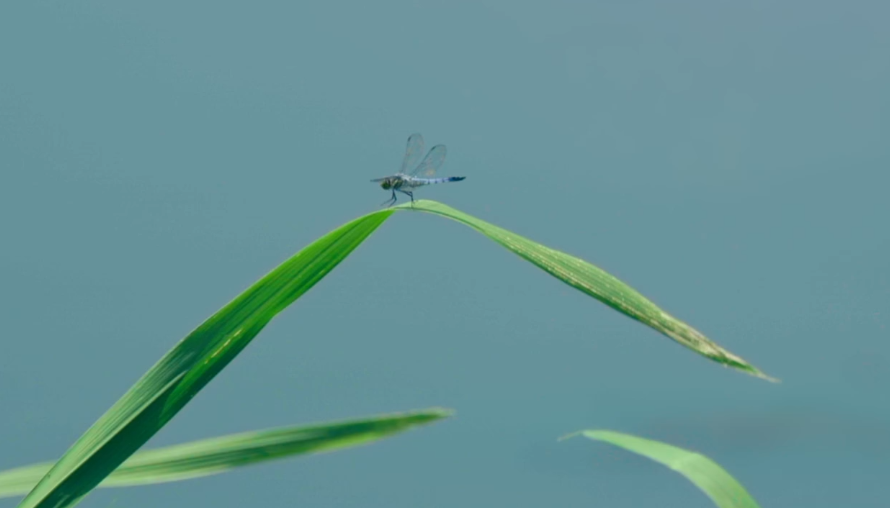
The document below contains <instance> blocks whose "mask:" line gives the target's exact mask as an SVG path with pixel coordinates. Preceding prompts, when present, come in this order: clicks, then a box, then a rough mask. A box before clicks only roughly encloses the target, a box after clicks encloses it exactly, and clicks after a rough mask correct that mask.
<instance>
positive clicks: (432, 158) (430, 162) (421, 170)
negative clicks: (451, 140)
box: [408, 145, 445, 178]
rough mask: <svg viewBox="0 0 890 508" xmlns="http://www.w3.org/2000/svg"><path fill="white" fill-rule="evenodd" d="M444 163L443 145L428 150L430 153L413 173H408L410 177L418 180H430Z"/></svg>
mask: <svg viewBox="0 0 890 508" xmlns="http://www.w3.org/2000/svg"><path fill="white" fill-rule="evenodd" d="M444 163H445V145H436V146H434V147H432V148H431V149H430V153H428V154H426V157H424V158H423V162H421V163H420V165H418V166H417V167H416V168H414V170H413V171H411V172H410V173H408V175H410V176H417V177H420V178H430V177H432V176H433V175H435V174H436V171H438V170H439V168H441V167H442V164H444Z"/></svg>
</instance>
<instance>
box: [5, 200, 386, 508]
mask: <svg viewBox="0 0 890 508" xmlns="http://www.w3.org/2000/svg"><path fill="white" fill-rule="evenodd" d="M392 213H393V212H392V210H391V209H390V210H381V211H377V212H374V213H371V214H368V215H366V216H364V217H360V218H358V219H356V220H354V221H352V222H349V223H347V224H345V225H343V226H341V227H339V228H337V229H336V230H334V231H332V232H331V233H328V234H327V235H325V236H323V237H322V238H320V239H319V240H316V241H315V242H314V243H312V244H311V245H309V246H308V247H306V248H305V249H303V250H301V251H300V252H298V253H297V254H296V255H294V256H293V257H291V258H290V259H288V260H287V261H285V262H284V263H282V264H281V265H280V266H279V267H278V268H276V269H274V270H273V271H272V272H270V273H269V274H268V275H266V276H265V277H263V278H262V279H261V280H260V281H258V282H257V283H255V284H254V285H253V286H251V287H250V288H249V289H247V291H245V292H244V293H242V294H241V295H239V296H238V297H237V298H235V300H233V301H232V302H231V303H229V304H228V305H226V306H225V307H223V309H221V310H220V311H218V312H217V313H216V314H214V315H213V316H211V317H210V318H209V319H208V320H207V321H205V322H204V323H203V324H201V325H200V326H199V327H198V328H197V329H196V330H195V331H194V332H192V333H191V334H190V335H189V336H188V337H186V338H185V339H183V340H182V341H181V342H180V343H179V344H177V345H176V346H175V347H174V348H173V349H172V350H170V352H168V353H167V354H166V355H164V357H163V358H161V360H160V361H159V362H158V363H157V364H155V366H154V367H152V368H151V369H150V370H149V371H148V372H147V373H146V374H145V375H144V376H143V377H142V378H141V379H140V380H139V381H137V382H136V384H135V385H133V387H132V388H130V390H129V391H127V393H126V394H124V396H123V397H121V399H120V400H118V401H117V402H116V403H115V404H114V405H113V406H112V407H111V409H109V410H108V411H107V412H106V413H105V414H104V415H103V416H102V417H101V418H99V420H98V421H97V422H96V423H94V424H93V426H92V427H90V429H89V430H87V432H86V433H85V434H84V435H83V436H81V437H80V439H78V440H77V442H75V443H74V445H73V446H72V447H71V448H70V449H69V450H68V451H67V452H66V453H65V454H64V455H63V456H62V458H61V459H59V462H57V463H56V465H55V466H53V468H52V469H51V470H50V471H49V472H48V473H47V474H46V476H44V477H43V479H42V480H40V482H39V483H38V484H37V486H36V487H34V490H32V491H31V492H30V493H29V494H28V495H27V497H25V499H24V500H23V501H22V502H21V504H20V505H19V506H20V507H21V508H35V507H41V508H49V507H52V508H63V507H66V506H72V505H74V504H76V503H77V502H78V501H79V500H80V499H81V498H82V497H83V496H85V495H86V494H87V493H88V492H89V491H90V490H91V489H93V488H94V487H95V486H96V485H98V484H99V482H101V481H102V480H103V479H104V478H105V477H106V476H108V475H109V474H111V472H112V471H114V470H115V469H117V467H118V466H119V465H120V464H121V463H122V462H123V461H124V460H126V459H127V458H128V457H129V456H130V455H132V454H133V453H134V452H135V451H136V450H138V449H139V447H141V446H142V445H143V444H144V443H145V442H146V441H148V439H149V438H151V436H153V435H154V434H155V433H156V432H157V431H158V430H159V429H160V428H161V427H163V426H164V425H165V424H166V423H167V422H168V421H170V419H171V418H173V416H174V415H175V414H176V413H177V412H179V410H180V409H182V407H183V406H185V405H186V404H187V403H188V402H189V401H190V400H191V399H192V397H194V396H195V395H196V394H197V393H198V391H200V390H201V388H203V387H204V386H205V385H206V384H207V383H208V382H210V380H211V379H213V377H214V376H216V374H217V373H219V371H221V370H222V369H223V368H224V367H225V366H226V365H228V364H229V362H230V361H232V359H233V358H235V356H236V355H237V354H238V353H240V352H241V350H242V349H244V348H245V347H246V346H247V344H249V343H250V341H251V340H252V339H253V338H254V337H255V336H256V335H257V334H258V333H259V332H260V331H261V330H262V329H263V327H265V326H266V324H267V323H268V322H269V321H270V320H271V319H272V318H273V317H275V315H276V314H278V313H279V312H280V311H282V310H283V309H284V308H285V307H287V306H288V305H290V304H291V303H292V302H293V301H294V300H296V299H297V298H299V297H300V296H301V295H302V294H303V293H305V292H306V291H308V290H309V289H310V288H311V287H312V286H313V285H315V283H316V282H318V281H319V280H321V279H322V278H323V277H324V276H325V275H327V273H328V272H330V271H331V270H333V269H334V267H336V266H337V264H339V263H340V262H341V261H342V260H343V259H344V258H345V257H346V256H347V255H349V253H350V252H352V250H353V249H355V248H356V247H357V246H358V245H359V244H361V242H362V241H363V240H364V239H365V238H366V237H367V236H368V235H370V234H371V233H372V232H373V231H374V230H375V229H377V227H378V226H380V224H382V223H383V221H385V220H386V219H387V218H388V217H389V216H390V215H391V214H392ZM136 268H137V267H135V266H134V269H136Z"/></svg>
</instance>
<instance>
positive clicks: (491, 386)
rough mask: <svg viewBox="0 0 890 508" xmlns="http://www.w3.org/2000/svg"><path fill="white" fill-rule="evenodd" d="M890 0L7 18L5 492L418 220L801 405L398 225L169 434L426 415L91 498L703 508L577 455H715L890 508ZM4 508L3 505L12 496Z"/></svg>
mask: <svg viewBox="0 0 890 508" xmlns="http://www.w3.org/2000/svg"><path fill="white" fill-rule="evenodd" d="M887 19H890V4H888V3H886V2H877V1H875V2H864V1H852V2H826V1H816V2H802V1H788V2H779V3H776V2H767V1H762V0H755V1H753V2H747V3H741V2H725V1H722V2H705V1H701V0H690V1H678V2H656V1H630V2H614V1H605V2H603V1H600V2H590V1H583V2H582V1H550V2H528V1H522V2H520V1H494V0H486V1H474V2H461V1H455V0H451V1H448V2H407V1H405V2H392V1H384V2H358V1H348V2H306V1H303V2H284V1H258V2H243V1H242V2H233V1H216V2H209V1H203V2H198V1H178V2H173V1H154V2H96V1H78V2H45V1H32V2H23V1H8V2H4V3H3V4H2V5H0V232H2V243H0V245H2V247H0V323H2V326H3V332H2V339H0V340H2V342H0V343H2V354H0V407H2V408H3V410H2V415H0V435H2V436H3V437H4V439H3V440H2V444H0V468H3V469H5V468H9V467H14V466H18V465H23V464H26V463H31V462H35V461H42V460H48V459H51V458H54V457H57V456H59V455H60V454H61V453H63V452H64V451H65V449H67V447H68V446H69V445H70V444H71V443H72V442H73V441H74V440H75V439H76V438H77V437H78V436H79V435H80V434H81V433H82V432H83V431H84V430H85V429H86V428H87V427H88V426H89V425H90V424H91V423H92V422H93V421H95V419H96V418H97V417H98V416H99V415H100V414H101V413H102V412H103V411H105V410H106V409H107V408H108V407H109V406H110V405H111V404H112V403H113V402H114V401H115V400H116V399H117V398H118V397H119V396H120V395H122V394H123V393H124V391H125V390H126V389H127V388H128V387H129V386H130V385H131V384H132V383H133V382H134V381H135V380H136V379H137V378H138V377H139V376H140V375H142V374H143V373H144V372H145V371H146V370H147V369H148V368H149V367H150V366H151V365H153V364H154V362H155V361H157V359H158V358H160V356H161V355H162V354H164V353H165V352H166V351H167V350H168V349H170V348H171V347H172V346H173V345H174V344H175V343H176V342H177V341H178V340H179V339H180V338H182V337H183V336H185V335H186V334H187V333H188V332H189V331H190V330H191V329H193V328H194V327H195V326H196V325H198V324H199V323H200V322H201V321H202V320H203V319H205V318H206V317H207V316H209V315H210V314H211V313H213V312H214V311H215V310H216V309H218V308H219V307H221V306H222V305H224V304H225V303H226V302H228V301H229V300H230V299H231V298H233V297H234V296H235V295H237V294H238V293H239V292H240V291H241V290H243V289H244V288H246V287H247V286H248V285H249V284H251V283H252V282H253V281H255V280H256V279H258V278H259V277H260V276H262V275H263V274H264V273H266V272H267V271H269V270H270V269H272V268H273V267H274V266H276V265H277V264H278V263H279V262H281V261H283V260H284V259H286V258H287V257H288V256H290V255H291V254H292V253H294V252H296V251H297V250H299V249H300V248H301V247H303V246H305V245H306V244H307V243H309V242H311V241H312V240H314V239H315V238H317V237H318V236H320V235H322V234H324V233H326V232H328V231H329V230H331V229H333V228H334V227H336V226H338V225H340V224H342V223H344V222H346V221H348V220H351V219H352V218H354V217H356V216H358V215H361V214H364V213H366V212H369V211H371V210H374V209H376V208H377V206H378V204H379V203H380V202H382V201H383V200H384V199H386V198H387V193H385V192H383V191H381V190H380V189H379V188H376V187H375V186H374V185H372V184H370V183H369V182H368V180H369V179H371V178H375V177H380V176H385V175H387V174H389V173H392V172H393V171H395V170H396V169H397V168H398V166H399V163H400V161H401V156H402V154H403V151H404V144H405V139H406V138H407V136H408V135H409V134H410V133H412V132H415V131H420V132H422V133H423V134H424V135H425V137H426V140H427V144H428V146H431V145H433V144H437V143H444V144H446V145H448V148H449V156H448V160H447V161H446V163H445V166H444V169H443V171H442V173H443V174H444V175H455V176H466V177H467V179H466V180H465V181H464V182H461V183H456V184H449V185H442V186H437V187H435V188H431V189H423V190H421V191H420V192H419V193H418V196H420V197H426V198H431V199H437V200H441V201H443V202H446V203H448V204H450V205H452V206H454V207H457V208H458V209H461V210H463V211H466V212H468V213H471V214H473V215H476V216H479V217H480V218H483V219H485V220H488V221H491V222H493V223H495V224H498V225H500V226H503V227H506V228H508V229H511V230H513V231H515V232H517V233H520V234H523V235H526V236H528V237H530V238H532V239H534V240H537V241H540V242H543V243H545V244H546V245H549V246H551V247H554V248H559V249H562V250H565V251H567V252H569V253H571V254H574V255H578V256H581V257H583V258H585V259H587V260H589V261H591V262H593V263H595V264H597V265H598V266H601V267H602V268H604V269H606V270H608V271H609V272H611V273H613V274H614V275H616V276H618V277H620V278H622V279H623V280H625V281H627V282H628V283H630V284H631V285H633V286H634V287H636V288H637V289H639V290H640V291H641V292H643V293H644V294H645V295H647V296H648V297H650V298H652V299H653V300H654V301H656V302H657V303H658V304H660V305H662V306H663V307H664V308H665V309H666V310H668V311H669V312H672V313H673V314H675V315H676V316H677V317H679V318H680V319H683V320H686V321H688V322H689V323H691V324H693V325H694V326H696V327H697V328H698V329H700V330H701V331H702V332H704V333H705V334H707V335H708V336H710V337H711V338H713V339H714V340H716V341H717V342H719V343H720V344H722V345H724V346H725V347H727V348H729V349H730V350H732V351H733V352H735V353H737V354H739V355H741V356H743V357H744V358H746V359H748V360H750V361H751V362H753V363H754V364H755V365H757V366H758V367H760V368H762V369H763V370H765V371H766V372H767V373H769V374H771V375H774V376H776V377H779V378H781V379H782V380H783V383H782V384H779V385H772V384H769V383H766V382H763V381H760V380H757V379H754V378H751V377H747V376H745V375H742V374H739V373H735V372H732V371H729V370H726V369H723V368H721V367H719V366H717V365H716V364H713V363H710V362H708V361H706V360H704V359H703V358H701V357H699V356H697V355H695V354H693V353H691V352H688V351H686V350H684V349H682V348H680V347H678V346H677V345H675V344H673V343H671V342H670V341H669V340H668V339H666V338H664V337H662V336H660V335H658V334H656V333H655V332H653V331H651V330H649V329H646V328H645V327H643V326H641V325H639V324H638V323H635V322H633V321H631V320H629V319H627V318H625V317H623V316H621V315H619V314H617V313H615V312H614V311H612V310H610V309H608V308H606V307H605V306H603V305H601V304H599V303H598V302H596V301H594V300H592V299H590V298H588V297H586V296H584V295H582V294H581V293H579V292H577V291H574V290H572V289H571V288H569V287H568V286H565V285H563V284H561V283H559V282H558V281H556V280H555V279H552V278H550V277H548V276H547V275H546V274H544V273H542V272H540V271H539V270H537V269H536V268H534V267H533V266H531V265H529V264H528V263H526V262H524V261H522V260H520V259H519V258H517V257H515V256H513V255H512V254H510V253H509V252H507V251H505V250H504V249H502V248H501V247H499V246H497V245H495V244H494V243H492V242H490V241H489V240H487V239H485V238H484V237H482V236H481V235H479V234H477V233H475V232H473V231H470V230H469V229H467V228H465V227H463V226H461V225H459V224H456V223H452V222H449V221H446V220H443V219H441V218H437V217H434V216H428V215H422V214H410V213H399V214H397V215H396V216H394V217H392V218H391V219H390V220H389V221H388V222H387V223H386V224H385V225H384V226H383V227H382V228H381V229H380V230H379V231H378V232H377V233H376V234H375V235H374V236H372V237H371V238H370V239H369V240H368V241H367V242H366V243H365V244H363V245H362V246H361V247H360V248H359V249H358V250H357V251H356V252H355V253H354V254H353V255H352V256H351V257H350V258H349V259H347V260H346V262H344V263H343V264H342V265H341V266H340V267H339V268H338V269H337V270H336V271H335V272H333V273H332V274H331V275H330V276H329V277H328V278H326V279H325V280H324V281H322V282H321V283H320V284H319V285H318V286H317V287H316V288H314V289H313V290H312V291H311V292H310V293H308V294H307V295H306V296H305V297H304V298H302V299H300V300H299V301H298V302H297V303H296V304H295V305H294V306H293V307H292V308H290V309H288V310H287V311H285V312H284V313H283V314H282V315H281V316H280V317H279V318H278V319H277V320H276V321H274V322H273V323H272V324H271V325H270V326H269V327H268V328H267V329H266V330H265V331H264V332H263V334H261V335H260V336H259V337H258V338H257V339H256V341H255V342H254V343H253V344H252V345H251V346H250V347H249V348H248V349H247V350H246V351H244V353H243V354H242V355H241V356H240V357H239V358H238V359H237V360H236V361H235V362H233V363H232V365H231V366H230V367H229V368H228V369H226V370H225V371H224V372H223V373H222V374H221V375H220V376H219V377H218V378H217V379H216V380H215V381H214V382H213V383H212V384H211V385H209V386H208V388H207V389H206V390H205V391H204V392H203V393H202V394H201V395H199V396H198V397H197V398H196V399H195V400H194V401H193V402H192V403H191V404H190V405H189V406H188V407H187V408H186V409H185V410H184V411H183V412H182V413H180V415H179V416H177V417H176V418H175V419H174V420H173V421H172V422H171V424H170V425H169V426H168V427H167V428H165V429H164V430H163V431H162V432H161V433H160V434H158V436H157V437H156V438H155V439H154V440H152V442H151V445H163V444H172V443H178V442H183V441H187V440H191V439H197V438H202V437H209V436H214V435H219V434H224V433H229V432H236V431H244V430H251V429H259V428H266V427H271V426H278V425H286V424H296V423H309V422H316V421H324V420H330V419H339V418H348V417H359V416H364V415H370V414H377V413H382V412H389V411H399V410H408V409H413V408H421V407H427V406H433V405H442V406H447V407H452V408H455V409H456V410H457V411H458V414H457V416H456V417H455V418H454V419H452V420H449V421H446V422H443V423H440V424H437V425H435V426H433V427H429V428H424V429H420V430H418V431H414V432H411V433H409V434H406V435H402V436H398V437H396V438H394V439H392V440H388V441H385V442H382V443H378V444H375V445H372V446H369V447H364V448H360V449H355V450H349V451H345V452H338V453H333V454H327V455H321V456H315V457H307V458H301V459H297V460H291V461H285V462H278V463H274V464H270V465H266V466H260V467H255V468H251V469H246V470H242V471H238V472H234V473H230V474H227V475H221V476H216V477H211V478H206V479H200V480H194V481H189V482H183V483H176V484H169V485H163V486H152V487H140V488H133V489H127V490H106V491H97V492H95V493H93V494H92V495H91V496H90V497H89V498H87V500H86V501H85V502H84V503H83V506H91V507H103V508H104V507H109V506H121V507H122V506H126V507H130V508H139V507H157V506H215V507H220V508H223V507H236V506H343V507H359V506H362V507H364V506H387V507H394V508H398V507H421V506H424V507H425V506H430V507H433V506H435V507H439V506H442V507H444V506H479V507H487V506H515V507H545V506H559V507H582V506H583V507H588V506H604V507H605V506H608V507H612V508H620V507H639V506H659V507H675V506H676V507H681V506H682V507H690V508H696V507H697V508H704V507H708V506H711V505H710V503H709V501H708V500H707V498H705V496H703V495H701V494H700V493H699V492H698V491H697V490H696V489H695V488H694V487H693V486H692V485H691V484H688V483H687V482H685V481H684V480H683V479H681V478H680V477H679V476H677V475H676V474H675V473H673V472H671V471H669V470H667V469H664V468H663V467H661V466H659V465H656V464H654V463H651V462H649V461H647V460H646V459H643V458H640V457H637V456H633V455H631V454H628V453H626V452H622V451H619V450H617V449H613V448H610V447H608V446H607V445H604V444H598V443H593V442H588V441H584V440H580V439H579V440H572V441H567V442H561V443H557V442H556V439H557V438H558V437H559V436H561V435H563V434H565V433H568V432H571V431H575V430H579V429H583V428H609V429H614V430H620V431H625V432H632V433H636V434H639V435H642V436H645V437H650V438H655V439H663V440H667V441H669V442H671V443H672V444H676V445H680V446H686V447H690V448H693V449H696V450H699V451H701V452H703V453H706V454H708V455H709V456H711V457H712V458H714V459H715V460H717V461H718V462H720V463H721V464H722V465H724V466H725V467H726V468H727V469H728V470H729V471H730V472H731V473H733V474H734V475H735V476H736V477H737V478H738V479H739V480H740V481H741V482H742V483H743V484H744V485H745V486H746V487H747V488H748V489H749V490H750V492H751V493H752V494H753V495H754V496H755V497H756V498H757V499H758V500H759V501H760V503H761V504H762V505H763V506H764V507H767V506H808V507H835V506H857V507H885V506H886V505H887V501H886V493H885V492H886V478H887V476H888V473H890V437H888V431H887V429H888V425H890V409H888V403H887V400H888V399H887V393H886V391H887V386H890V371H888V363H890V345H888V332H890V315H888V304H890V276H888V259H890V232H888V227H887V218H888V217H890V204H888V199H887V190H888V186H890V177H888V163H890V143H888V139H890V136H888V135H890V94H888V90H890V57H888V55H890V31H888V30H887V29H886V25H887ZM14 505H15V502H14V501H13V500H2V501H0V506H2V507H5V506H14Z"/></svg>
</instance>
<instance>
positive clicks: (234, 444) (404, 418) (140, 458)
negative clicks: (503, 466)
mask: <svg viewBox="0 0 890 508" xmlns="http://www.w3.org/2000/svg"><path fill="white" fill-rule="evenodd" d="M451 415H452V411H450V410H447V409H441V408H430V409H423V410H418V411H410V412H405V413H393V414H388V415H381V416H377V417H373V418H364V419H360V420H346V421H341V422H333V423H326V424H317V425H310V426H295V427H282V428H278V429H268V430H260V431H255V432H243V433H239V434H231V435H228V436H221V437H215V438H211V439H202V440H200V441H193V442H191V443H184V444H180V445H175V446H167V447H164V448H158V449H155V450H146V451H140V452H136V453H135V454H133V455H132V456H131V457H130V458H129V459H127V460H126V461H125V462H124V463H123V464H121V466H120V467H118V468H117V469H116V470H115V471H114V472H113V473H111V474H110V475H109V476H108V477H107V478H105V480H103V481H102V483H100V484H99V487H129V486H133V485H147V484H154V483H165V482H172V481H179V480H188V479H191V478H198V477H202V476H208V475H213V474H218V473H223V472H226V471H229V470H231V469H233V468H237V467H242V466H249V465H253V464H259V463H262V462H267V461H270V460H277V459H283V458H287V457H291V456H296V455H303V454H311V453H321V452H330V451H335V450H341V449H344V448H350V447H354V446H359V445H363V444H369V443H372V442H374V441H377V440H380V439H384V438H387V437H390V436H392V435H395V434H399V433H401V432H404V431H406V430H410V429H412V428H414V427H417V426H420V425H426V424H430V423H433V422H436V421H438V420H441V419H443V418H447V417H449V416H451ZM53 464H54V463H53V462H46V463H42V464H33V465H30V466H24V467H19V468H16V469H10V470H8V471H2V472H0V498H3V497H13V496H20V495H24V494H27V493H28V491H30V490H31V489H32V488H33V487H34V485H36V484H37V482H38V481H39V480H40V479H41V478H42V477H43V475H45V474H46V472H47V471H49V470H50V468H51V467H52V466H53Z"/></svg>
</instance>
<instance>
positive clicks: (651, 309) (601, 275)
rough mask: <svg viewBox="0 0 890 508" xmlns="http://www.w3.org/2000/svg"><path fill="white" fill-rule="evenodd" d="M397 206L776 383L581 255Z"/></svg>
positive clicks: (454, 213)
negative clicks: (459, 228)
mask: <svg viewBox="0 0 890 508" xmlns="http://www.w3.org/2000/svg"><path fill="white" fill-rule="evenodd" d="M397 208H402V209H413V210H419V211H423V212H429V213H434V214H437V215H441V216H443V217H447V218H449V219H453V220H455V221H458V222H460V223H463V224H466V225H467V226H470V227H471V228H473V229H475V230H476V231H479V232H480V233H482V234H483V235H485V236H487V237H488V238H491V239H492V240H494V241H495V242H497V243H499V244H501V245H503V246H504V247H506V248H507V249H509V250H511V251H513V252H514V253H516V254H517V255H519V256H520V257H522V258H523V259H525V260H527V261H530V262H531V263H533V264H534V265H536V266H538V267H539V268H541V269H542V270H544V271H545V272H547V273H549V274H550V275H552V276H554V277H556V278H557V279H559V280H561V281H563V282H565V283H566V284H568V285H570V286H572V287H573V288H575V289H578V290H579V291H581V292H583V293H586V294H588V295H590V296H592V297H594V298H596V299H597V300H599V301H601V302H603V303H605V304H606V305H608V306H609V307H612V308H613V309H615V310H617V311H618V312H621V313H622V314H625V315H627V316H629V317H631V318H633V319H636V320H637V321H639V322H641V323H643V324H645V325H647V326H649V327H651V328H653V329H655V330H656V331H658V332H661V333H662V334H664V335H666V336H668V337H670V338H671V339H673V340H675V341H676V342H678V343H680V344H682V345H683V346H686V347H688V348H689V349H691V350H693V351H695V352H696V353H699V354H701V355H704V356H706V357H708V358H710V359H711V360H714V361H716V362H718V363H721V364H723V365H726V366H728V367H733V368H736V369H739V370H742V371H745V372H747V373H749V374H753V375H755V376H757V377H760V378H764V379H768V380H771V381H774V379H773V378H771V377H769V376H767V375H765V374H763V373H762V372H761V371H760V370H758V369H757V368H755V367H754V366H753V365H751V364H749V363H748V362H746V361H745V360H743V359H742V358H740V357H738V356H736V355H734V354H732V353H730V352H729V351H727V350H725V349H723V348H722V347H720V346H719V345H717V344H716V343H715V342H713V341H711V340H709V339H708V338H707V337H705V336H704V335H702V334H701V333H700V332H699V331H698V330H696V329H695V328H692V327H691V326H689V325H688V324H686V323H684V322H683V321H680V320H679V319H677V318H675V317H673V316H671V315H670V314H668V313H667V312H665V311H663V310H661V309H660V308H659V307H658V306H657V305H655V304H654V303H652V302H651V301H650V300H648V299H647V298H646V297H644V296H643V295H641V294H640V293H638V292H637V291H636V290H635V289H633V288H632V287H630V286H628V285H627V284H625V283H624V282H621V281H620V280H618V279H617V278H615V277H613V276H612V275H609V274H608V273H606V272H604V271H603V270H601V269H600V268H598V267H596V266H594V265H592V264H590V263H588V262H587V261H584V260H583V259H580V258H576V257H574V256H570V255H568V254H566V253H564V252H560V251H558V250H554V249H551V248H549V247H545V246H543V245H541V244H539V243H537V242H533V241H531V240H529V239H528V238H524V237H522V236H519V235H517V234H516V233H512V232H510V231H507V230H506V229H503V228H499V227H497V226H495V225H493V224H489V223H488V222H485V221H483V220H480V219H477V218H476V217H473V216H470V215H467V214H465V213H463V212H460V211H458V210H455V209H454V208H451V207H450V206H447V205H443V204H442V203H437V202H435V201H428V200H418V201H415V202H414V204H413V206H412V205H410V204H409V205H401V206H399V207H397Z"/></svg>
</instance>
